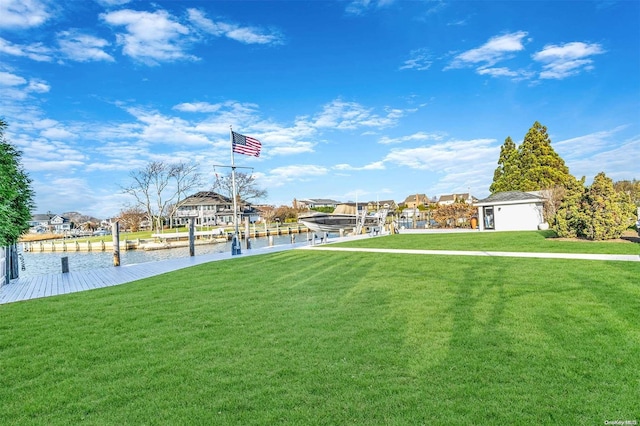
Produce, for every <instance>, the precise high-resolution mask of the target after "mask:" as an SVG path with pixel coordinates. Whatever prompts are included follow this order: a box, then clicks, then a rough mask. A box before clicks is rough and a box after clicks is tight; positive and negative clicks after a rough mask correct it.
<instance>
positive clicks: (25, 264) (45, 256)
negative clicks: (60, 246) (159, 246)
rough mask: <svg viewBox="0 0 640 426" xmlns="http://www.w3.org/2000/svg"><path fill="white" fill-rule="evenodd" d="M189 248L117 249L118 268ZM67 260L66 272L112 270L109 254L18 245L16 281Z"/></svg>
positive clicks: (260, 243)
mask: <svg viewBox="0 0 640 426" xmlns="http://www.w3.org/2000/svg"><path fill="white" fill-rule="evenodd" d="M293 236H295V241H296V242H304V241H306V240H307V234H306V233H302V234H293ZM291 237H292V235H281V236H273V244H274V245H281V244H291ZM250 241H251V247H252V248H256V249H257V248H261V247H266V246H268V245H269V239H268V238H251V240H250ZM246 247H247V245H246V242H245V241H242V250H243V252H244V250H247V249H246ZM225 252H227V253H231V242H227V243H218V244H205V245H196V246H195V255H196V256H198V255H203V254H210V253H225ZM188 256H189V247H179V248H172V249H164V250H149V251H145V250H127V251H125V250H122V249H120V265H133V264H137V263H145V262H154V261H158V260H166V259H174V258H178V257H188ZM63 257H67V258H68V259H69V271H84V270H91V269H97V268H107V267H110V266H113V252H112V251H104V252H97V251H93V252H71V251H70V252H42V253H39V252H23V251H22V245H21V244H18V258H19V262H20V278H28V277H34V276H37V275H45V274H56V273H60V272H61V271H62V266H61V265H62V260H61V259H62V258H63Z"/></svg>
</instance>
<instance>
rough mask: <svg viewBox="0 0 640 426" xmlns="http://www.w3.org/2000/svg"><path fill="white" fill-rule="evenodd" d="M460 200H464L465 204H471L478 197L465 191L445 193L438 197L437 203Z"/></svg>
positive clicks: (449, 202)
mask: <svg viewBox="0 0 640 426" xmlns="http://www.w3.org/2000/svg"><path fill="white" fill-rule="evenodd" d="M460 201H464V202H465V203H467V204H473V203H475V202H477V201H478V199H477V198H476V197H474V196H473V195H471V194H469V193H468V192H465V193H462V194H445V195H441V196H440V198H438V204H440V205H443V206H446V205H449V204H453V203H456V202H460Z"/></svg>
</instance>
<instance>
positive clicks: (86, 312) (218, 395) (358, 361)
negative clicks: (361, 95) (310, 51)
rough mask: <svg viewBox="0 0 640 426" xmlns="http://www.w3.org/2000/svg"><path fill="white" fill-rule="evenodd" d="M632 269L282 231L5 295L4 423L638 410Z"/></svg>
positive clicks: (376, 419) (572, 417) (377, 420)
mask: <svg viewBox="0 0 640 426" xmlns="http://www.w3.org/2000/svg"><path fill="white" fill-rule="evenodd" d="M373 240H374V239H371V240H369V241H373ZM375 240H377V244H378V246H380V245H384V246H388V245H394V244H396V241H397V240H396V239H395V237H394V238H393V239H375ZM390 241H391V242H393V244H391V243H390ZM638 276H640V265H639V264H638V263H627V262H599V261H576V260H541V259H518V258H484V257H448V256H438V257H437V258H436V257H430V256H419V257H416V256H406V255H395V254H393V255H391V254H378V253H334V252H309V251H289V252H282V253H274V254H270V255H262V256H256V257H246V258H237V259H231V260H228V261H220V262H214V263H210V264H206V265H201V266H198V267H194V268H189V269H185V270H181V271H176V272H174V273H170V274H165V275H162V276H159V277H155V278H151V279H146V280H142V281H139V282H136V283H131V284H126V285H122V286H118V287H112V288H107V289H102V290H95V291H90V292H84V293H75V294H70V295H65V296H60V297H53V298H47V299H39V300H32V301H28V302H20V303H14V304H9V305H3V306H1V307H0V360H1V362H0V405H1V406H2V410H0V423H2V424H25V423H27V424H47V425H49V424H76V423H79V422H84V423H87V424H242V425H245V424H332V425H333V424H398V425H400V424H402V425H404V424H452V423H453V424H458V423H464V424H604V421H605V420H616V419H630V420H633V419H639V418H640V409H639V406H638V398H637V396H638V394H640V357H638V353H639V350H640V316H639V315H638V312H640V284H639V280H638Z"/></svg>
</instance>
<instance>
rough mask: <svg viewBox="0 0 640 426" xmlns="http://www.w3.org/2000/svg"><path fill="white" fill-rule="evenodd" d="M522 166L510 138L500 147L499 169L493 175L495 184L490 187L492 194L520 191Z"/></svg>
mask: <svg viewBox="0 0 640 426" xmlns="http://www.w3.org/2000/svg"><path fill="white" fill-rule="evenodd" d="M519 181H520V165H519V158H518V150H517V149H516V144H515V143H514V142H513V140H512V139H511V136H508V137H507V139H505V141H504V144H503V145H502V146H501V147H500V158H499V159H498V167H497V168H496V170H495V172H494V173H493V183H492V184H491V186H490V187H489V190H490V191H491V193H492V194H493V193H495V192H504V191H514V190H517V189H519Z"/></svg>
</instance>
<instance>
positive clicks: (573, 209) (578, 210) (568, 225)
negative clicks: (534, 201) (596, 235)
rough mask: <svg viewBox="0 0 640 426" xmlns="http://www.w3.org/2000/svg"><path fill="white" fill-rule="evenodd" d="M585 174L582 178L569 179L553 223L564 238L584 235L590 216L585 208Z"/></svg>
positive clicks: (556, 230) (559, 234)
mask: <svg viewBox="0 0 640 426" xmlns="http://www.w3.org/2000/svg"><path fill="white" fill-rule="evenodd" d="M584 180H585V179H584V176H583V177H582V179H581V180H577V179H569V180H568V181H567V185H566V188H565V193H564V196H563V199H562V202H561V203H560V207H559V208H558V211H557V212H556V214H555V216H554V217H553V219H552V221H551V223H552V227H553V230H554V231H555V232H556V234H558V236H559V237H562V238H576V237H583V236H584V234H585V232H584V229H585V226H586V223H587V220H588V216H587V215H586V213H585V210H584V205H583V203H584V193H585V191H586V189H585V186H584Z"/></svg>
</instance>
